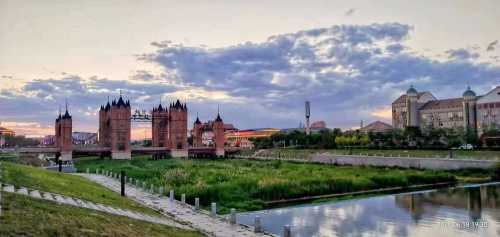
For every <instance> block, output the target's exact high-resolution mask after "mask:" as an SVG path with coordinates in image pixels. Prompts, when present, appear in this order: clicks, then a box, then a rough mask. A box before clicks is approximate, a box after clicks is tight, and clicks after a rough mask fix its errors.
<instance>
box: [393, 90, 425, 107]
mask: <svg viewBox="0 0 500 237" xmlns="http://www.w3.org/2000/svg"><path fill="white" fill-rule="evenodd" d="M425 93H427V92H418V93H417V98H420V96H422V95H423V94H425ZM404 103H406V94H403V95H401V96H400V97H399V98H398V99H397V100H396V101H394V103H392V104H404Z"/></svg>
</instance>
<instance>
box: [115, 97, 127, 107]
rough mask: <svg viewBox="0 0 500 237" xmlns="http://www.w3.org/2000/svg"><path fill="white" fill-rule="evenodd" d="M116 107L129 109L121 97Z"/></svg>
mask: <svg viewBox="0 0 500 237" xmlns="http://www.w3.org/2000/svg"><path fill="white" fill-rule="evenodd" d="M116 106H118V107H121V106H123V107H127V104H125V101H123V98H122V97H121V96H120V99H118V103H116Z"/></svg>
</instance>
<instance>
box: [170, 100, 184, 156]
mask: <svg viewBox="0 0 500 237" xmlns="http://www.w3.org/2000/svg"><path fill="white" fill-rule="evenodd" d="M187 113H188V109H187V105H186V104H184V105H182V104H181V102H180V101H179V100H177V102H176V103H175V104H171V105H170V123H169V129H168V130H169V138H168V139H169V141H170V152H171V155H172V157H188V148H187V130H188V126H187Z"/></svg>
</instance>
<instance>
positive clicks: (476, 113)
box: [392, 85, 500, 136]
mask: <svg viewBox="0 0 500 237" xmlns="http://www.w3.org/2000/svg"><path fill="white" fill-rule="evenodd" d="M499 109H500V87H496V88H495V89H493V90H492V91H490V92H489V93H487V94H486V95H484V96H476V93H475V92H474V91H472V90H471V89H470V87H467V90H466V91H465V92H464V93H463V94H462V97H461V98H454V99H444V100H438V99H436V98H435V97H434V95H432V94H431V93H430V92H417V90H416V89H415V88H413V85H411V86H410V89H408V90H407V91H406V94H403V95H401V96H400V97H399V98H398V99H397V100H396V101H394V102H393V103H392V125H393V126H394V128H397V129H404V128H405V127H406V126H410V125H411V126H420V128H421V129H423V128H424V127H427V126H433V127H436V128H445V127H446V128H457V127H459V126H465V125H471V126H472V127H473V128H474V130H475V132H476V134H477V135H478V136H480V135H481V134H482V129H481V126H482V124H491V123H497V124H500V117H499V116H498V112H499Z"/></svg>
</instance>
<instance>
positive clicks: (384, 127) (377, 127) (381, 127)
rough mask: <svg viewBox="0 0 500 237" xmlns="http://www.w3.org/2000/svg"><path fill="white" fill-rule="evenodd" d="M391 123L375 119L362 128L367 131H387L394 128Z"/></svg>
mask: <svg viewBox="0 0 500 237" xmlns="http://www.w3.org/2000/svg"><path fill="white" fill-rule="evenodd" d="M393 128H394V127H392V126H391V125H389V124H387V123H384V122H381V121H375V122H373V123H371V124H368V125H366V126H364V127H362V128H361V129H360V130H363V131H365V132H386V131H389V130H391V129H393Z"/></svg>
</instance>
